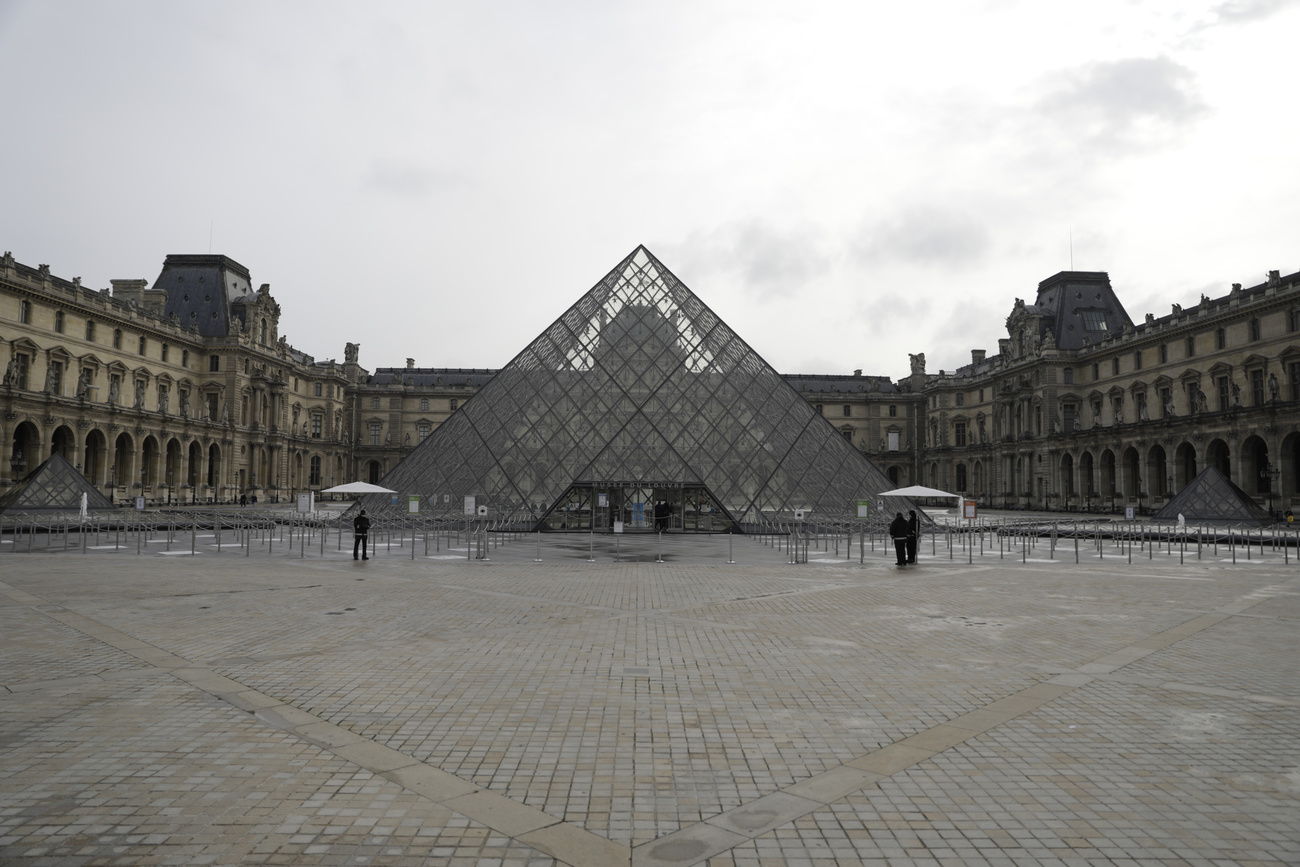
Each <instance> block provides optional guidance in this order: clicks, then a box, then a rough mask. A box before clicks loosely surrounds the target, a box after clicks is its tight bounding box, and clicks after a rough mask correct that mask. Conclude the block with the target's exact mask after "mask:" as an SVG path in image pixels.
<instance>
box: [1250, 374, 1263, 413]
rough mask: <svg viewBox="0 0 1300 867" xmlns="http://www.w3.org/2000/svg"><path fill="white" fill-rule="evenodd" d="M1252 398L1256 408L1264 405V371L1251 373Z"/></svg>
mask: <svg viewBox="0 0 1300 867" xmlns="http://www.w3.org/2000/svg"><path fill="white" fill-rule="evenodd" d="M1250 398H1251V401H1252V402H1253V403H1254V405H1255V406H1263V405H1264V371H1263V370H1252V371H1251V372H1250Z"/></svg>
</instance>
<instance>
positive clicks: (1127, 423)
mask: <svg viewBox="0 0 1300 867" xmlns="http://www.w3.org/2000/svg"><path fill="white" fill-rule="evenodd" d="M647 255H648V254H647ZM651 258H652V257H651ZM626 261H628V260H625V262H626ZM656 264H657V263H656ZM664 270H665V272H666V269H664ZM611 273H613V272H611ZM253 285H254V284H253V281H252V279H251V276H250V273H249V271H248V269H247V268H245V267H244V266H242V265H241V264H239V263H238V262H236V261H235V260H233V259H231V258H229V257H227V256H223V255H169V256H167V257H166V259H165V261H164V263H163V266H162V271H161V273H160V274H159V275H158V277H157V279H156V280H154V282H153V283H152V284H150V283H149V282H148V281H147V280H144V279H139V278H134V279H124V280H112V281H111V288H101V289H90V288H86V287H83V286H82V285H81V281H80V279H79V278H73V279H70V280H69V279H65V278H62V277H57V276H54V275H52V274H51V273H50V269H49V267H48V266H45V265H39V266H36V267H32V266H28V265H24V264H21V263H19V262H16V261H15V260H14V257H13V256H12V255H11V254H10V253H5V254H4V258H3V260H2V261H0V364H3V365H4V379H3V385H0V412H2V415H0V443H2V444H3V448H0V458H2V463H0V477H3V482H2V483H0V490H3V486H4V485H9V484H12V483H13V480H14V479H15V478H21V477H22V475H23V474H24V473H25V472H26V471H27V470H28V469H30V468H33V467H35V466H36V465H37V464H38V463H40V462H41V461H42V460H44V459H45V458H46V457H48V456H49V455H50V454H52V453H55V452H58V453H59V454H61V455H63V456H64V457H65V458H66V459H67V460H68V461H69V462H70V463H72V464H73V465H74V466H75V467H77V469H79V470H80V471H81V472H82V473H83V474H85V475H86V476H87V478H89V479H90V480H91V481H92V482H93V483H94V484H95V485H96V487H98V488H99V489H100V490H102V491H103V492H104V493H105V494H106V495H111V496H112V497H113V498H115V499H119V500H120V499H123V498H134V497H136V496H144V497H145V498H146V499H147V501H148V502H150V503H151V504H167V503H180V502H184V503H193V502H197V503H208V502H230V501H234V500H237V499H238V498H239V496H240V495H241V494H242V495H249V496H256V497H258V498H259V500H260V501H262V502H268V501H283V500H285V499H287V498H290V497H291V496H292V495H294V494H296V493H298V492H301V491H305V490H318V491H319V490H321V489H323V488H328V487H331V486H333V485H335V484H341V483H343V482H347V481H353V480H356V479H361V480H365V481H375V482H378V481H380V480H381V479H384V478H385V477H388V476H389V475H390V473H392V472H393V471H394V469H395V468H396V467H397V466H398V464H399V463H402V462H403V459H404V458H407V457H408V456H412V455H414V454H415V453H416V452H417V451H418V450H419V449H420V447H421V445H422V444H423V443H424V441H425V440H426V439H429V438H430V437H431V436H433V435H434V432H435V431H437V430H439V428H442V427H443V426H444V425H446V424H447V422H448V421H449V420H452V419H456V418H459V417H460V414H461V413H462V410H463V409H464V407H465V405H466V403H467V402H468V401H469V400H470V398H472V397H474V396H475V395H476V394H478V393H479V392H481V391H484V390H485V389H489V388H490V385H491V383H492V382H493V381H494V380H495V379H497V375H498V373H500V371H496V370H486V369H457V368H437V367H417V366H416V363H415V360H414V359H407V361H406V365H405V366H404V367H392V368H376V369H373V370H368V369H366V368H363V367H362V366H361V352H360V347H359V346H357V345H356V344H348V345H347V346H346V347H345V348H344V357H343V360H342V362H339V361H336V360H334V359H328V360H317V359H316V358H314V357H313V356H311V355H308V354H307V353H305V352H303V351H302V350H299V349H297V348H295V347H293V346H291V345H289V343H288V341H287V340H286V338H285V337H283V336H282V334H281V323H282V320H283V315H282V311H281V308H280V305H279V303H278V302H277V301H276V300H275V299H274V297H273V296H272V295H271V291H270V287H269V286H267V285H265V284H263V285H261V286H260V287H259V288H257V289H254V288H253ZM674 291H675V290H674ZM574 294H575V296H577V295H578V294H579V292H575V293H574ZM633 300H635V299H633ZM629 303H632V302H629ZM682 304H683V309H686V307H689V304H688V303H686V302H682ZM575 306H577V305H575ZM610 309H614V308H610ZM286 315H291V313H290V314H286ZM627 315H630V314H627ZM637 316H641V314H639V313H638V314H637ZM680 316H681V312H680V311H678V312H676V313H674V314H673V317H672V318H669V319H667V320H665V321H668V322H676V321H679V319H680ZM617 318H618V317H617V316H615V317H613V319H617ZM609 321H613V320H609ZM638 321H639V322H645V323H651V324H650V325H649V326H647V327H651V328H654V327H661V326H660V325H656V324H654V323H652V322H651V320H650V319H645V318H644V317H642V318H641V319H639V320H638ZM656 322H657V320H656ZM584 327H589V328H598V327H599V324H597V325H591V324H590V323H589V324H588V325H587V326H584ZM664 327H666V326H664ZM624 332H626V333H630V331H628V329H627V328H624ZM688 333H690V330H689V328H687V327H686V326H680V327H679V336H678V338H677V339H678V341H681V340H684V339H686V335H688ZM736 340H738V338H736ZM670 342H671V341H670ZM609 345H610V346H613V345H614V341H612V340H611V341H610V343H609ZM529 349H530V350H533V351H535V347H532V346H530V348H529ZM715 349H717V354H719V356H721V354H722V350H721V348H720V347H715ZM593 351H595V350H593ZM522 355H523V353H521V356H522ZM539 357H540V356H539ZM754 357H755V358H756V356H754ZM758 362H761V359H758V360H757V362H755V361H753V360H752V359H748V358H746V359H745V360H744V361H743V362H739V361H738V362H737V364H741V365H749V366H750V367H754V365H756V364H757V363H758ZM683 363H686V364H688V365H689V364H690V363H691V362H689V361H685V360H684V362H683ZM737 369H739V368H737ZM502 370H507V371H508V370H512V368H509V367H507V368H503V369H502ZM754 377H755V379H754V381H755V382H757V381H758V380H757V374H754ZM779 378H780V380H781V381H782V382H783V383H784V384H783V385H782V386H781V389H785V388H786V386H788V388H789V390H790V391H791V392H792V393H797V394H798V396H799V397H800V398H802V400H803V401H804V402H806V404H807V406H808V407H810V408H811V409H812V412H813V413H815V414H816V415H819V416H821V418H822V419H823V420H824V424H823V423H822V422H821V421H819V422H817V423H816V425H813V426H811V427H808V426H806V425H805V427H806V428H807V430H809V431H813V430H816V431H818V432H819V436H821V434H822V433H824V432H825V431H833V433H834V434H835V435H836V436H837V437H839V438H842V440H843V442H844V443H846V444H848V445H850V446H851V447H852V449H853V450H854V451H855V452H857V453H858V454H860V455H861V456H863V457H865V458H866V459H867V461H868V462H869V463H870V464H871V465H873V466H874V467H875V468H878V469H879V471H880V472H881V473H883V474H884V478H887V479H888V482H889V483H892V484H895V485H909V484H916V483H920V484H926V485H930V486H932V487H937V488H942V489H945V490H950V491H957V492H963V493H966V494H969V495H970V496H972V497H973V498H975V499H977V500H979V501H980V502H981V503H982V504H983V505H985V506H988V507H999V508H1000V507H1006V508H1034V509H1049V510H1091V511H1112V510H1114V511H1119V510H1122V509H1123V508H1124V507H1125V506H1128V505H1133V506H1136V507H1138V508H1140V509H1143V510H1151V509H1155V508H1158V507H1159V506H1160V505H1161V504H1163V503H1164V502H1165V501H1167V500H1168V498H1169V497H1170V496H1172V495H1173V494H1174V493H1176V492H1177V491H1178V490H1179V489H1180V488H1181V487H1182V486H1183V485H1185V484H1186V483H1187V482H1188V481H1189V480H1190V479H1192V478H1193V477H1194V476H1195V475H1196V473H1197V472H1199V471H1200V470H1201V469H1203V468H1204V467H1205V466H1209V465H1213V466H1216V467H1218V468H1219V470H1220V471H1221V472H1223V473H1224V474H1225V475H1226V476H1227V477H1228V478H1230V479H1231V480H1232V481H1233V482H1235V483H1236V484H1237V485H1238V486H1240V487H1241V488H1243V489H1244V490H1245V491H1246V492H1247V493H1249V494H1251V495H1252V496H1253V497H1255V499H1256V500H1257V501H1258V502H1259V503H1260V504H1262V505H1264V506H1266V507H1269V508H1271V509H1274V510H1281V509H1284V508H1289V507H1291V506H1292V505H1293V502H1295V501H1296V500H1297V488H1298V487H1300V274H1291V275H1289V276H1282V275H1280V274H1279V273H1278V272H1276V271H1274V272H1269V274H1268V275H1267V279H1266V280H1264V281H1263V282H1261V283H1259V284H1258V285H1253V286H1249V287H1246V288H1243V287H1242V286H1240V285H1234V286H1233V288H1232V290H1231V291H1230V292H1229V293H1228V294H1226V295H1224V296H1221V297H1217V298H1209V297H1204V298H1202V299H1201V301H1200V303H1198V304H1197V305H1195V306H1193V307H1188V308H1185V309H1184V308H1180V307H1179V306H1177V305H1173V307H1172V309H1171V312H1170V313H1168V314H1166V315H1164V316H1160V317H1155V316H1152V315H1149V314H1148V315H1147V316H1146V317H1145V320H1144V321H1142V322H1136V323H1135V322H1134V321H1133V320H1132V319H1131V318H1130V317H1129V315H1128V313H1127V312H1126V311H1125V309H1124V307H1123V305H1122V303H1121V302H1120V300H1119V297H1118V296H1117V294H1116V293H1115V291H1114V290H1113V288H1112V287H1111V284H1110V280H1109V277H1108V276H1107V275H1106V274H1105V273H1103V272H1062V273H1060V274H1057V275H1055V276H1053V277H1050V278H1049V279H1047V280H1044V281H1043V282H1042V283H1041V284H1039V286H1038V290H1037V295H1036V297H1035V298H1034V300H1033V303H1031V304H1026V303H1025V302H1023V301H1021V300H1019V299H1017V300H1015V302H1014V304H1013V306H1012V309H1011V312H1010V315H1009V316H1008V317H1007V335H1006V336H1005V337H1002V338H1001V339H999V340H998V341H997V352H996V353H995V354H989V353H988V352H987V351H985V350H972V353H971V363H970V364H968V365H966V366H964V367H962V368H959V369H957V370H951V371H948V370H940V371H937V372H929V371H927V370H926V365H925V356H924V355H923V354H921V353H918V354H916V355H914V356H912V357H911V359H910V372H909V374H908V375H907V376H905V377H903V378H901V379H892V378H891V377H889V376H884V375H875V374H865V375H864V374H863V372H862V371H861V370H857V371H854V372H853V373H851V374H847V373H846V374H781V375H779ZM498 388H504V386H499V387H498ZM763 388H764V389H765V393H766V394H767V395H768V396H769V397H770V396H772V395H775V394H776V386H775V384H773V383H771V382H765V384H764V385H763ZM782 393H784V391H783V392H782ZM627 394H628V396H629V398H630V399H636V398H635V393H634V392H633V391H629V392H627ZM471 415H472V413H471ZM741 418H743V419H745V421H744V424H746V425H750V426H753V425H757V424H759V421H758V420H756V419H754V417H752V416H749V415H745V416H741ZM465 419H466V423H468V422H469V421H471V420H472V419H470V417H469V416H466V417H465ZM801 424H803V423H802V422H801ZM483 425H484V422H482V421H480V422H479V428H478V429H482V428H483ZM449 430H450V428H449ZM536 430H538V431H541V432H542V433H543V434H546V432H547V431H549V430H550V428H547V427H546V426H539V427H537V428H536ZM763 433H764V437H766V436H768V435H770V436H773V437H775V436H778V435H779V431H777V430H776V429H775V428H774V429H772V430H771V431H765V432H763ZM735 435H736V436H739V434H738V433H737V434H735ZM728 436H731V434H729V435H728ZM764 437H758V436H757V434H755V443H757V442H759V441H761V440H763V439H764ZM769 441H770V440H769ZM711 448H712V449H714V450H715V452H713V453H711V454H714V460H713V461H712V463H711V465H712V464H716V466H717V467H718V468H720V469H718V470H715V471H717V472H725V471H726V470H725V468H726V467H727V466H729V464H727V459H724V457H723V455H722V452H726V451H727V449H726V448H725V447H724V444H721V443H719V444H715V445H714V446H712V447H711ZM837 448H838V447H837ZM817 450H819V451H818V453H819V454H830V453H831V451H832V450H827V448H826V446H825V443H824V442H823V443H822V444H821V445H819V446H817ZM733 453H734V454H740V453H741V450H740V449H731V450H730V452H728V454H733ZM837 454H838V453H837ZM593 460H594V458H593ZM810 460H811V459H810ZM818 460H819V461H820V460H821V459H820V458H819V459H818ZM834 463H835V466H836V467H837V468H838V469H837V470H836V471H835V472H837V473H841V472H847V471H848V469H847V468H848V467H849V463H846V462H844V461H843V458H842V456H840V457H836V458H835V462H834ZM810 465H811V464H810ZM854 467H857V464H854ZM575 472H576V471H575ZM647 472H649V473H650V475H651V476H653V475H654V472H652V471H649V470H648V471H647ZM735 472H736V473H738V474H743V473H745V472H757V471H756V470H754V469H753V468H748V469H747V468H745V467H740V466H739V465H736V466H735ZM854 472H857V470H856V469H854ZM568 481H581V479H578V478H574V479H570V480H568ZM659 481H663V480H662V479H660V480H659ZM538 490H540V488H538ZM448 491H449V493H455V492H454V491H451V489H450V488H449V489H448ZM565 496H568V494H566V495H565ZM719 496H720V497H721V496H724V495H721V494H720V495H719ZM735 496H736V497H737V498H741V493H740V491H739V490H737V491H736V494H735ZM757 496H758V495H757V494H755V497H757ZM755 502H756V503H757V499H756V500H755ZM789 502H793V501H789ZM787 504H788V503H787ZM537 505H539V506H550V505H551V504H550V503H548V502H542V503H539V504H537ZM779 506H780V503H778V502H777V501H775V500H773V501H771V502H770V503H768V504H767V505H766V506H764V508H778V507H779Z"/></svg>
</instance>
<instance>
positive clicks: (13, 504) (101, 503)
mask: <svg viewBox="0 0 1300 867" xmlns="http://www.w3.org/2000/svg"><path fill="white" fill-rule="evenodd" d="M82 494H85V495H86V508H87V509H112V508H113V504H112V503H110V502H109V500H108V497H105V496H104V495H103V494H101V493H100V492H99V491H97V490H96V489H95V486H94V485H92V484H91V483H90V480H89V479H87V478H86V477H85V476H83V475H82V474H81V473H79V472H77V469H76V467H74V466H73V465H72V464H70V463H68V462H67V460H66V459H65V458H64V457H63V456H62V455H60V454H59V453H58V452H55V453H54V454H52V455H50V456H49V457H48V458H47V459H46V460H45V461H44V462H42V463H41V465H40V466H38V467H37V468H36V469H34V470H32V471H31V472H30V473H28V474H27V477H26V478H25V479H23V480H22V481H21V482H19V483H18V484H17V485H15V486H14V487H13V488H11V489H10V490H9V491H7V492H5V494H4V495H3V496H0V514H3V513H5V512H50V511H60V512H65V511H66V512H80V511H81V495H82Z"/></svg>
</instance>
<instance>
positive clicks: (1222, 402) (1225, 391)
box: [1219, 329, 1232, 411]
mask: <svg viewBox="0 0 1300 867" xmlns="http://www.w3.org/2000/svg"><path fill="white" fill-rule="evenodd" d="M1219 330H1220V331H1222V330H1223V329H1219ZM1230 406H1232V389H1231V387H1230V386H1229V384H1228V377H1226V376H1220V377H1219V410H1220V411H1223V410H1226V409H1228V407H1230Z"/></svg>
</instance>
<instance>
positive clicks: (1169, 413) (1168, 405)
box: [1165, 394, 1175, 418]
mask: <svg viewBox="0 0 1300 867" xmlns="http://www.w3.org/2000/svg"><path fill="white" fill-rule="evenodd" d="M1174 415H1175V413H1174V396H1173V395H1172V394H1166V395H1165V418H1173V417H1174Z"/></svg>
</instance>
